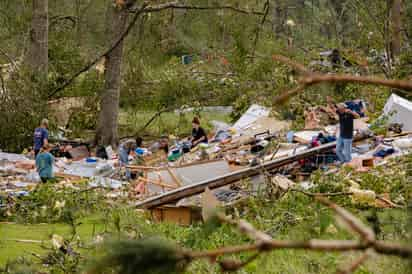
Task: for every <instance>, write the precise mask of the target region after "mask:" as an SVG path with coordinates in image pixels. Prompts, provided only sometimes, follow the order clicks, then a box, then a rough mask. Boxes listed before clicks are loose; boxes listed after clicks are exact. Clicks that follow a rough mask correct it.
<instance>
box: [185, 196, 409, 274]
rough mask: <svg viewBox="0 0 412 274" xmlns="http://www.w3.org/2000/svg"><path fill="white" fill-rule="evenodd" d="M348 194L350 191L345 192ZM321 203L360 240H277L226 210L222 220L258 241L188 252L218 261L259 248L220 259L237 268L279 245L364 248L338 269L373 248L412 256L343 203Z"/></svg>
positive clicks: (313, 248) (193, 256)
mask: <svg viewBox="0 0 412 274" xmlns="http://www.w3.org/2000/svg"><path fill="white" fill-rule="evenodd" d="M345 194H346V193H345ZM316 199H317V200H318V201H320V202H321V203H323V204H325V205H327V206H328V207H330V208H332V209H333V210H334V211H335V213H336V214H337V215H338V216H340V217H341V218H342V219H343V221H344V222H345V223H346V224H347V225H349V227H350V229H351V231H352V232H355V233H357V234H359V235H360V236H361V240H360V241H354V240H317V239H313V240H308V241H293V240H274V239H272V237H271V236H269V235H268V234H266V233H264V232H262V231H259V230H257V229H255V228H254V227H253V226H252V225H251V224H250V223H248V222H247V221H245V220H233V219H231V218H229V217H227V216H225V215H223V214H218V215H217V217H218V219H219V220H220V221H221V222H224V223H228V224H230V225H233V226H235V227H237V228H238V229H239V231H240V232H242V233H244V234H245V235H247V236H248V237H249V238H251V239H253V240H255V241H256V242H255V243H251V244H244V245H235V246H228V247H221V248H217V249H214V250H206V251H192V250H187V251H186V252H185V255H186V256H187V258H189V259H190V260H194V259H200V258H211V259H212V261H215V260H216V258H217V257H219V256H224V255H230V254H238V253H243V252H251V251H256V252H257V253H256V254H254V255H252V256H251V257H250V258H249V259H247V260H246V261H244V262H241V261H236V260H222V261H220V262H219V264H220V266H221V267H222V268H223V269H224V270H228V271H234V270H238V269H239V268H241V267H243V266H245V265H247V264H248V263H250V262H251V261H253V260H255V259H256V258H257V257H258V256H259V254H260V253H262V252H269V251H272V250H275V249H283V248H288V249H306V250H311V251H340V252H344V251H356V250H363V251H364V252H363V254H362V256H360V257H359V258H358V259H357V260H355V261H354V262H353V263H352V264H351V265H350V266H349V267H348V268H346V269H343V270H340V272H338V273H352V272H354V271H355V270H356V269H357V268H358V267H359V266H360V265H361V264H362V263H363V262H365V261H366V260H367V259H368V258H369V256H370V254H371V252H373V251H375V252H377V253H380V254H385V255H394V256H399V257H402V258H411V257H412V248H411V247H407V246H402V245H398V244H394V243H386V242H382V241H376V240H375V234H374V232H373V231H372V230H371V229H370V228H369V227H367V226H365V225H364V224H363V223H362V222H361V221H360V220H359V219H358V218H356V217H355V216H354V215H352V214H351V213H350V212H348V211H347V210H345V209H343V208H341V207H340V206H338V205H336V204H335V203H332V202H331V201H329V200H327V199H325V198H321V197H317V198H316Z"/></svg>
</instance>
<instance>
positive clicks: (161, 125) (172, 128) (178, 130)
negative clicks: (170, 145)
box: [119, 110, 230, 136]
mask: <svg viewBox="0 0 412 274" xmlns="http://www.w3.org/2000/svg"><path fill="white" fill-rule="evenodd" d="M155 114H156V112H155V111H135V110H123V111H122V112H121V113H120V118H119V124H120V132H121V133H120V136H127V135H133V134H135V133H139V134H141V132H139V130H140V129H141V128H142V127H143V126H144V125H145V124H146V123H147V122H148V121H149V120H150V119H151V118H152V117H153V115H155ZM194 116H200V119H201V123H202V126H203V127H204V128H205V129H206V130H211V129H212V125H211V124H210V121H213V120H218V121H222V122H229V120H230V118H229V115H228V114H225V113H219V112H205V111H201V112H200V113H194V112H187V113H184V114H182V115H180V114H178V113H175V112H165V113H162V114H161V115H160V116H159V117H157V118H156V119H155V120H154V121H153V123H151V124H150V126H149V127H148V128H147V129H146V130H145V132H144V133H145V134H147V135H149V136H161V135H163V134H166V135H168V134H174V135H182V134H183V135H187V134H189V133H190V132H191V129H192V125H191V121H192V119H193V117H194Z"/></svg>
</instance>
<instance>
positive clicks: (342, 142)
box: [336, 137, 353, 163]
mask: <svg viewBox="0 0 412 274" xmlns="http://www.w3.org/2000/svg"><path fill="white" fill-rule="evenodd" d="M352 141H353V139H345V138H342V137H339V138H338V140H337V141H336V155H337V156H338V159H339V161H341V162H342V163H348V162H350V161H352V156H351V154H352Z"/></svg>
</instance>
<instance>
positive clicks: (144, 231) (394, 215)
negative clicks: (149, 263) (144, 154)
mask: <svg viewBox="0 0 412 274" xmlns="http://www.w3.org/2000/svg"><path fill="white" fill-rule="evenodd" d="M288 195H289V194H288ZM238 210H239V214H240V216H241V217H242V218H245V219H247V220H248V221H250V222H251V223H253V224H254V225H255V226H256V227H257V228H259V229H261V230H263V231H266V232H267V233H269V234H271V235H272V236H273V237H274V238H276V239H295V240H305V239H311V238H320V239H353V236H352V235H350V234H348V233H347V232H346V231H345V230H344V229H342V228H340V227H339V226H338V225H336V222H334V220H333V217H332V214H331V212H330V211H329V210H328V209H326V208H324V207H322V206H319V205H318V204H317V203H315V202H313V201H312V200H310V199H308V198H307V197H305V196H303V195H301V194H297V193H293V194H290V197H285V198H284V199H283V200H282V201H280V202H279V203H276V204H275V203H273V201H264V200H260V199H258V200H251V201H250V202H249V203H248V207H245V208H238ZM352 211H353V210H352ZM125 212H126V211H125ZM128 212H129V213H127V214H122V217H121V218H120V226H121V228H122V230H123V231H125V230H126V227H128V228H130V227H134V231H137V233H138V234H137V235H139V236H141V237H147V236H160V237H164V238H167V239H169V240H172V241H175V242H177V243H178V244H179V245H182V246H185V247H187V248H192V249H195V250H203V249H213V248H217V247H219V246H224V245H233V244H241V243H247V242H249V240H248V239H246V238H245V237H244V236H243V235H240V234H239V233H238V232H237V231H236V230H235V229H232V228H231V227H229V226H226V225H223V226H221V227H218V228H215V229H214V230H210V229H206V228H205V227H204V226H203V225H202V224H195V225H193V226H190V227H181V226H177V225H173V224H165V223H163V224H154V223H152V222H151V221H150V220H148V219H142V217H141V215H140V213H136V212H134V211H128ZM354 213H355V214H356V215H357V216H360V217H361V218H362V219H363V220H364V221H365V222H366V223H367V221H366V216H368V215H369V214H370V211H369V210H366V211H364V210H355V211H354ZM378 217H379V220H380V229H381V234H380V236H379V237H380V238H381V239H385V240H390V241H397V242H405V241H406V237H407V232H406V223H407V218H408V213H407V211H406V210H398V209H383V210H380V211H379V212H378ZM325 219H326V220H327V224H326V225H327V228H326V229H325V223H324V222H325ZM101 221H102V219H101V218H98V217H95V216H91V217H87V218H83V219H81V223H82V224H81V225H80V226H78V228H77V231H78V234H77V235H78V237H79V239H80V240H81V241H83V242H84V243H89V244H90V243H91V242H92V239H93V238H94V236H95V235H97V234H100V233H103V232H109V233H110V232H112V233H114V226H113V225H112V226H109V227H105V225H103V222H101ZM109 221H110V220H109ZM322 227H323V228H322ZM52 234H58V235H61V236H63V237H65V238H66V239H68V238H70V237H71V232H70V227H69V226H68V225H64V224H35V225H24V224H4V223H2V224H1V225H0V266H2V265H4V264H5V263H6V262H7V261H10V260H13V259H16V258H18V257H19V256H29V257H30V254H31V253H36V254H40V255H42V254H45V253H46V252H47V250H46V249H44V248H42V247H41V244H32V243H18V242H15V241H13V240H12V239H26V240H41V241H44V245H45V246H50V236H51V235H52ZM75 248H76V247H75ZM76 250H77V251H79V252H81V254H82V255H84V256H86V257H87V256H88V251H87V250H83V249H81V248H76ZM250 255H251V254H250ZM247 256H248V255H241V256H240V257H239V256H236V257H235V258H243V259H245V258H246V257H247ZM358 256H360V253H359V252H350V253H333V252H326V253H325V252H310V251H304V250H303V251H302V250H278V251H274V252H270V253H268V254H264V255H262V256H261V257H260V258H259V259H258V260H256V261H254V262H252V263H251V264H249V265H248V266H247V267H246V268H244V269H243V270H241V271H240V272H239V273H262V274H263V273H291V274H292V273H335V272H336V269H337V268H339V267H342V266H345V265H349V264H350V263H351V262H352V261H354V260H355V259H356V258H357V257H358ZM410 269H411V268H410V264H409V262H408V261H407V260H402V259H398V258H396V257H388V256H381V255H376V254H375V255H372V258H371V259H369V261H368V262H367V263H366V264H364V265H363V266H362V267H360V268H359V270H358V271H357V272H356V273H371V274H372V273H378V274H379V273H382V274H389V273H394V274H395V273H396V274H402V273H411V272H410ZM187 273H220V270H219V268H218V267H217V266H215V265H210V264H209V263H208V262H207V261H196V262H194V263H192V264H191V266H190V267H189V269H188V270H187Z"/></svg>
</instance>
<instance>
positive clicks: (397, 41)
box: [391, 0, 402, 58]
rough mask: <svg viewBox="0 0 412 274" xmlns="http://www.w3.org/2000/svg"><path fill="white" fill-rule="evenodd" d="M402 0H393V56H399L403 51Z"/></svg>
mask: <svg viewBox="0 0 412 274" xmlns="http://www.w3.org/2000/svg"><path fill="white" fill-rule="evenodd" d="M401 2H402V0H392V8H391V26H392V39H391V53H392V58H396V57H398V56H399V54H400V52H401V4H402V3H401Z"/></svg>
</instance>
